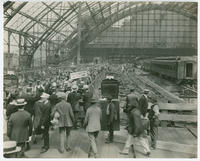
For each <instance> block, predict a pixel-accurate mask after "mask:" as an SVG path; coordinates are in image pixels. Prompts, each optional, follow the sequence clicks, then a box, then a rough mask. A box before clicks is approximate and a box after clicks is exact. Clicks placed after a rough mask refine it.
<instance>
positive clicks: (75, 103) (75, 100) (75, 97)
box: [67, 92, 81, 111]
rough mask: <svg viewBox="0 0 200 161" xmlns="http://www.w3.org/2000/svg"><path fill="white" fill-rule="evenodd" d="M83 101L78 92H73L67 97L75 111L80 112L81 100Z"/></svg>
mask: <svg viewBox="0 0 200 161" xmlns="http://www.w3.org/2000/svg"><path fill="white" fill-rule="evenodd" d="M80 99H81V96H80V94H79V93H77V92H71V93H69V95H68V97H67V102H69V103H70V104H71V106H72V110H73V111H80V106H79V100H80Z"/></svg>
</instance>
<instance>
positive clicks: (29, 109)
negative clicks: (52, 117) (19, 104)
mask: <svg viewBox="0 0 200 161" xmlns="http://www.w3.org/2000/svg"><path fill="white" fill-rule="evenodd" d="M23 98H24V99H25V100H26V102H27V104H26V105H25V108H24V109H25V110H26V111H27V112H29V113H30V114H31V115H33V114H34V108H33V107H34V104H35V102H36V101H38V100H39V99H40V97H35V96H33V95H32V94H26V95H24V97H23Z"/></svg>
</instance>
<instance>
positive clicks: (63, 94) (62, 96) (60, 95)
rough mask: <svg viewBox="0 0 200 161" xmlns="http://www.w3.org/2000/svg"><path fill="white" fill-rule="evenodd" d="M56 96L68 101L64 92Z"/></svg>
mask: <svg viewBox="0 0 200 161" xmlns="http://www.w3.org/2000/svg"><path fill="white" fill-rule="evenodd" d="M56 95H57V97H58V98H63V99H66V94H65V93H64V92H58V93H57V94H56Z"/></svg>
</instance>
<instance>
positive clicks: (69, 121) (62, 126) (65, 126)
mask: <svg viewBox="0 0 200 161" xmlns="http://www.w3.org/2000/svg"><path fill="white" fill-rule="evenodd" d="M58 98H60V99H61V101H60V102H59V103H58V104H56V106H55V108H54V109H53V111H52V113H55V112H58V113H59V122H58V127H59V133H60V148H58V151H59V152H60V153H64V148H65V149H66V151H70V150H71V149H70V146H69V136H70V131H71V127H72V126H73V122H74V114H73V111H72V107H71V105H70V104H69V103H68V102H66V95H65V93H62V92H60V93H59V94H58ZM65 133H66V142H65Z"/></svg>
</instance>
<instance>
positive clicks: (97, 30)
mask: <svg viewBox="0 0 200 161" xmlns="http://www.w3.org/2000/svg"><path fill="white" fill-rule="evenodd" d="M184 6H185V4H184V3H181V5H180V3H178V2H177V3H172V2H168V3H162V4H155V3H145V4H141V5H139V6H137V5H136V7H134V8H131V9H130V8H129V9H127V8H126V10H125V9H123V10H119V11H118V12H115V13H113V14H111V15H109V16H108V17H106V18H105V19H104V20H105V22H101V24H100V25H99V26H98V27H97V26H94V28H90V29H89V31H88V33H85V34H84V35H82V42H84V44H87V43H89V42H91V41H92V40H94V39H95V38H96V37H97V36H98V35H100V34H101V33H102V32H103V31H105V30H106V29H107V28H109V27H110V26H112V25H113V24H114V23H115V22H117V21H119V20H121V19H123V18H125V17H127V16H129V15H132V14H135V13H137V12H143V11H147V10H167V11H172V12H176V13H178V14H181V15H183V16H186V17H189V18H191V19H193V20H195V21H197V17H196V14H193V13H190V12H188V11H187V10H184ZM75 34H76V33H75ZM73 39H75V40H77V38H76V36H75V37H74V38H73ZM73 39H72V40H71V42H73V44H74V46H73V47H72V48H71V50H74V48H76V46H77V43H75V41H74V40H73ZM69 44H71V43H70V42H69ZM65 46H67V44H66V45H65Z"/></svg>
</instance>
